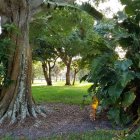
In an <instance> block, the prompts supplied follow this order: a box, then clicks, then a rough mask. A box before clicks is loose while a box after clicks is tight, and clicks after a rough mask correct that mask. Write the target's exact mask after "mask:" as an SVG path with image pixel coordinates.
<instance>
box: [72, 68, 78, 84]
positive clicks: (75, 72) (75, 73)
mask: <svg viewBox="0 0 140 140" xmlns="http://www.w3.org/2000/svg"><path fill="white" fill-rule="evenodd" d="M77 73H78V71H77V70H76V69H75V70H74V76H73V82H72V85H73V86H74V85H75V80H76V75H77Z"/></svg>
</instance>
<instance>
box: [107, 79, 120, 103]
mask: <svg viewBox="0 0 140 140" xmlns="http://www.w3.org/2000/svg"><path fill="white" fill-rule="evenodd" d="M122 91H123V87H122V86H121V84H120V83H119V82H118V83H117V84H115V85H114V86H111V87H110V88H109V90H108V94H109V95H110V96H111V98H113V99H114V102H115V100H116V99H118V98H119V97H120V95H121V93H122Z"/></svg>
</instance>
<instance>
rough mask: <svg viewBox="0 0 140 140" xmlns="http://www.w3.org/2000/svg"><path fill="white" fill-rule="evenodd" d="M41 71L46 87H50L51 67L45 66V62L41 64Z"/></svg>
mask: <svg viewBox="0 0 140 140" xmlns="http://www.w3.org/2000/svg"><path fill="white" fill-rule="evenodd" d="M42 69H43V73H44V77H45V80H46V83H47V85H48V86H52V78H51V67H50V65H48V66H47V62H42Z"/></svg>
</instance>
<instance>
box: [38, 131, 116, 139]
mask: <svg viewBox="0 0 140 140" xmlns="http://www.w3.org/2000/svg"><path fill="white" fill-rule="evenodd" d="M114 137H115V132H113V131H109V130H108V131H107V130H96V131H90V132H84V133H75V134H68V135H65V134H62V135H57V136H53V137H50V138H41V139H40V140H112V138H114Z"/></svg>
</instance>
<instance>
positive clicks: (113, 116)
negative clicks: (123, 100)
mask: <svg viewBox="0 0 140 140" xmlns="http://www.w3.org/2000/svg"><path fill="white" fill-rule="evenodd" d="M108 118H109V119H110V120H113V121H114V122H115V123H116V124H119V122H120V109H119V108H111V109H110V110H109V112H108Z"/></svg>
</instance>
